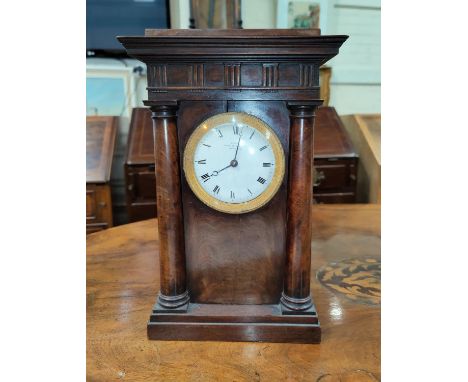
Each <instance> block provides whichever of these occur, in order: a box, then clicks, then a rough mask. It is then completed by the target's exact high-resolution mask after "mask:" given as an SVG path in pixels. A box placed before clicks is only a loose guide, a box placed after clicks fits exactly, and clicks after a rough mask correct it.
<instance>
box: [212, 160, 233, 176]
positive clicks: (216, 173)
mask: <svg viewBox="0 0 468 382" xmlns="http://www.w3.org/2000/svg"><path fill="white" fill-rule="evenodd" d="M229 167H231V163H229V166H226V167H224V168H222V169H221V170H218V171H213V172H212V173H211V175H210V176H218V174H219V173H220V172H221V171H223V170H226V169H227V168H229Z"/></svg>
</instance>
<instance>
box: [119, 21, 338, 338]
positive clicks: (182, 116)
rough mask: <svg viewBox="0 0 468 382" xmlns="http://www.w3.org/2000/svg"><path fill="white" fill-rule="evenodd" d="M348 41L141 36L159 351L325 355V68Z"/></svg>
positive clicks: (245, 33) (310, 33)
mask: <svg viewBox="0 0 468 382" xmlns="http://www.w3.org/2000/svg"><path fill="white" fill-rule="evenodd" d="M346 38H347V36H322V35H320V30H319V29H309V30H282V29H277V30H248V29H246V30H154V29H149V30H146V32H145V36H141V37H119V38H118V39H119V41H120V42H121V43H122V44H123V45H124V47H125V48H126V50H127V52H128V54H129V55H130V56H132V57H135V58H137V59H139V60H141V61H143V62H144V63H146V65H147V72H148V100H147V101H145V104H146V105H147V106H148V107H149V108H150V109H151V110H152V118H153V131H154V147H155V150H154V152H155V169H156V170H155V171H156V189H157V192H156V194H157V210H158V233H159V261H160V279H161V285H160V291H159V294H158V296H157V299H156V304H155V305H154V307H153V310H152V313H151V315H150V320H149V322H148V337H149V338H150V339H157V340H223V341H269V342H303V343H317V342H320V339H321V332H320V324H319V320H318V316H317V312H316V308H315V305H314V302H313V299H312V296H311V293H310V278H311V274H310V273H311V271H310V269H311V268H310V264H311V221H310V219H311V209H312V208H313V205H312V183H313V179H312V166H313V126H314V116H315V110H316V108H317V107H318V106H319V105H320V104H321V103H322V101H321V100H320V96H319V67H320V65H322V64H323V63H325V62H326V61H328V60H329V59H330V58H332V57H333V56H335V55H336V54H337V53H338V50H339V47H340V46H341V44H342V43H343V42H344V41H345V40H346Z"/></svg>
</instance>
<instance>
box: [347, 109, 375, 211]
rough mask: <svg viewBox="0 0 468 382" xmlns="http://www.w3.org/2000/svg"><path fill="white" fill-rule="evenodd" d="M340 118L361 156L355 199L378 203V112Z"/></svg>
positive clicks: (361, 201) (362, 201)
mask: <svg viewBox="0 0 468 382" xmlns="http://www.w3.org/2000/svg"><path fill="white" fill-rule="evenodd" d="M342 120H343V123H344V126H345V128H346V130H347V131H348V133H349V136H350V138H351V140H352V141H353V144H354V146H355V147H356V150H357V152H358V153H359V156H360V158H361V161H360V165H359V169H358V172H359V177H358V185H357V201H358V202H360V203H380V182H381V180H380V114H358V115H347V116H343V117H342Z"/></svg>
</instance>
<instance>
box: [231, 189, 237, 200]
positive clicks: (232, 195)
mask: <svg viewBox="0 0 468 382" xmlns="http://www.w3.org/2000/svg"><path fill="white" fill-rule="evenodd" d="M235 198H236V195H234V192H232V191H231V199H235Z"/></svg>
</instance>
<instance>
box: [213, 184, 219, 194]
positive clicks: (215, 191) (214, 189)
mask: <svg viewBox="0 0 468 382" xmlns="http://www.w3.org/2000/svg"><path fill="white" fill-rule="evenodd" d="M219 190H220V188H219V186H218V185H216V187H215V188H213V192H214V193H215V194H216V195H217V194H219Z"/></svg>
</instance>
